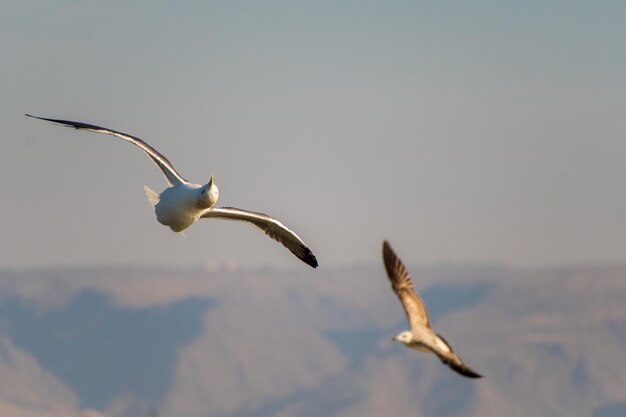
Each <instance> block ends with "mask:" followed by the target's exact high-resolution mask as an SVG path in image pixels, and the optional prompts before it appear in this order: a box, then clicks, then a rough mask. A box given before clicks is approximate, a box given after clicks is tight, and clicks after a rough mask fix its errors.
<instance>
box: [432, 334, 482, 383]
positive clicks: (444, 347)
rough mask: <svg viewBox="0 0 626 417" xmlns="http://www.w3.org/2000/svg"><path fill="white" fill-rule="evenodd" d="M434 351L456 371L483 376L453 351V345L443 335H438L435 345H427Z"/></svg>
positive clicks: (476, 376)
mask: <svg viewBox="0 0 626 417" xmlns="http://www.w3.org/2000/svg"><path fill="white" fill-rule="evenodd" d="M427 346H428V348H429V349H430V350H432V352H433V353H434V354H435V355H437V356H438V357H439V359H441V361H442V362H443V363H445V364H446V365H448V366H449V367H450V368H452V369H453V370H454V371H456V372H458V373H459V374H461V375H463V376H465V377H468V378H482V377H483V376H482V375H480V374H478V373H476V372H474V371H473V370H472V369H471V368H470V367H468V366H467V365H465V363H463V361H462V360H461V358H459V357H458V356H457V355H456V354H455V353H454V352H453V351H452V347H451V346H450V345H449V344H448V342H446V341H445V339H444V338H443V337H442V336H441V335H436V340H435V346H430V345H427Z"/></svg>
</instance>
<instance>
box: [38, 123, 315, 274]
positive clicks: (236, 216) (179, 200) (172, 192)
mask: <svg viewBox="0 0 626 417" xmlns="http://www.w3.org/2000/svg"><path fill="white" fill-rule="evenodd" d="M26 116H29V117H34V118H36V119H41V120H47V121H49V122H53V123H58V124H61V125H64V126H69V127H73V128H75V129H79V130H87V131H90V132H96V133H104V134H107V135H112V136H115V137H117V138H120V139H123V140H125V141H128V142H130V143H132V144H134V145H135V146H137V147H139V148H140V149H141V150H142V151H144V152H145V153H146V154H147V155H148V156H149V157H150V159H152V161H153V162H154V163H155V164H156V165H157V166H158V167H159V168H160V169H161V171H163V174H164V175H165V179H166V180H167V183H168V184H169V187H168V188H166V189H165V190H163V192H162V193H161V194H158V193H156V192H154V191H152V190H151V189H150V188H148V187H144V190H145V192H146V196H147V197H148V200H149V201H150V203H151V204H152V206H153V207H154V211H155V212H156V216H157V220H158V221H159V222H160V223H161V224H164V225H166V226H169V227H170V229H172V230H173V231H175V232H182V231H183V230H185V229H186V228H188V227H189V226H191V225H192V224H194V223H195V222H196V221H198V220H199V219H210V218H218V219H225V220H242V221H245V222H248V223H251V224H253V225H255V226H257V227H259V228H260V229H261V230H263V231H264V232H265V233H266V234H267V235H268V236H269V237H271V238H272V239H275V240H277V241H278V242H280V243H282V244H283V245H284V246H285V247H286V248H287V249H289V250H290V251H291V252H292V253H293V254H294V255H296V256H297V257H298V258H299V259H301V260H302V261H303V262H304V263H306V264H308V265H310V266H312V267H313V268H317V259H316V258H315V255H313V252H311V250H310V249H309V248H308V247H307V246H306V245H305V244H304V242H303V241H302V239H300V238H299V237H298V235H296V234H295V233H294V232H293V231H292V230H290V229H289V228H287V227H286V226H285V225H284V224H282V223H281V222H279V221H278V220H276V219H274V218H272V217H270V216H268V215H266V214H263V213H255V212H253V211H246V210H241V209H238V208H234V207H215V203H217V199H218V195H219V192H218V189H217V185H215V181H214V178H213V176H211V179H210V180H209V182H208V183H207V184H204V185H200V184H193V183H190V182H189V181H187V180H186V179H184V178H183V177H182V176H181V175H180V174H179V173H178V172H177V171H176V170H175V169H174V167H173V166H172V164H171V163H170V161H168V159H167V158H166V157H165V156H163V155H162V154H161V153H159V152H158V151H157V150H156V149H154V148H153V147H152V146H150V145H148V144H147V143H146V142H144V141H143V140H141V139H139V138H137V137H134V136H131V135H128V134H126V133H122V132H118V131H115V130H111V129H107V128H105V127H100V126H94V125H90V124H87V123H81V122H72V121H69V120H59V119H47V118H45V117H37V116H31V115H29V114H27V115H26Z"/></svg>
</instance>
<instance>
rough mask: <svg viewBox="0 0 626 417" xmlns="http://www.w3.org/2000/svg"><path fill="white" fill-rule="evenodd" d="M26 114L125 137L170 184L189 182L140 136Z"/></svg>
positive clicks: (81, 128)
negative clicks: (159, 169)
mask: <svg viewBox="0 0 626 417" xmlns="http://www.w3.org/2000/svg"><path fill="white" fill-rule="evenodd" d="M26 116H28V117H33V118H35V119H41V120H46V121H48V122H52V123H58V124H62V125H64V126H69V127H73V128H74V129H78V130H88V131H90V132H96V133H104V134H106V135H112V136H115V137H118V138H120V139H123V140H125V141H127V142H130V143H132V144H134V145H136V146H138V147H139V148H140V149H141V150H142V151H144V152H145V153H146V154H148V156H149V157H150V159H152V161H154V163H155V164H157V166H158V167H159V168H161V171H163V174H164V175H165V179H167V182H168V183H169V184H170V185H180V184H186V183H187V182H188V181H187V180H186V179H184V178H183V177H182V176H181V175H180V174H179V173H178V172H176V170H175V169H174V167H173V166H172V163H171V162H170V161H168V159H167V158H166V157H164V156H163V155H161V153H159V151H157V150H156V149H154V148H153V147H152V146H150V145H148V144H147V143H146V142H144V141H143V140H141V139H139V138H136V137H134V136H131V135H127V134H126V133H122V132H117V131H115V130H111V129H107V128H105V127H100V126H94V125H90V124H87V123H81V122H72V121H70V120H59V119H46V118H45V117H37V116H31V115H30V114H27V115H26Z"/></svg>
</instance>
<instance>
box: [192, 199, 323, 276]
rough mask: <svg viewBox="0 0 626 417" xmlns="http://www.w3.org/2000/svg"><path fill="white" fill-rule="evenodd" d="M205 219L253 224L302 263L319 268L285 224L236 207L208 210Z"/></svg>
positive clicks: (308, 250) (296, 236)
mask: <svg viewBox="0 0 626 417" xmlns="http://www.w3.org/2000/svg"><path fill="white" fill-rule="evenodd" d="M201 217H202V218H205V219H210V218H217V219H225V220H243V221H245V222H249V223H252V224H253V225H255V226H257V227H259V228H260V229H261V230H263V231H264V232H265V234H266V235H268V236H269V237H271V238H272V239H274V240H277V241H278V242H280V243H282V244H283V246H285V247H286V248H287V249H289V250H290V251H291V253H293V254H294V255H296V256H297V257H298V258H299V259H300V260H302V262H304V263H306V264H308V265H311V266H312V267H313V268H317V259H316V258H315V255H313V252H311V249H309V248H308V247H307V246H306V245H305V244H304V242H303V241H302V239H300V238H299V237H298V235H296V234H295V233H294V232H292V231H291V230H289V229H288V228H287V227H286V226H285V225H284V224H282V223H281V222H279V221H278V220H276V219H273V218H271V217H270V216H268V215H266V214H263V213H255V212H252V211H246V210H241V209H238V208H234V207H214V208H210V209H207V210H206V211H205V212H204V213H203V214H202V216H201Z"/></svg>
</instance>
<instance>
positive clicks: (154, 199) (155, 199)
mask: <svg viewBox="0 0 626 417" xmlns="http://www.w3.org/2000/svg"><path fill="white" fill-rule="evenodd" d="M143 191H144V192H145V193H146V197H148V201H149V202H150V205H151V206H152V208H154V207H156V205H157V204H159V200H160V197H159V194H158V193H156V192H155V191H153V190H151V189H150V187H148V186H147V185H144V186H143Z"/></svg>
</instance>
